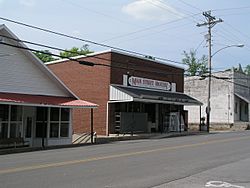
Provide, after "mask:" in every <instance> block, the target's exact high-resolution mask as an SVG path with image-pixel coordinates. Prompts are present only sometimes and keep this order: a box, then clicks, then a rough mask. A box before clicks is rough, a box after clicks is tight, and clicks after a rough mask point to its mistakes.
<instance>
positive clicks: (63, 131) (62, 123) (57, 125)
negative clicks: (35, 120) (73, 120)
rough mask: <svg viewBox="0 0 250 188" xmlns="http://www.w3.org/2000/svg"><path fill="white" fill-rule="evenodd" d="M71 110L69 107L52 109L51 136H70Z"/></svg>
mask: <svg viewBox="0 0 250 188" xmlns="http://www.w3.org/2000/svg"><path fill="white" fill-rule="evenodd" d="M69 112H70V110H69V109H68V108H51V109H50V138H60V137H68V136H69V119H70V113H69Z"/></svg>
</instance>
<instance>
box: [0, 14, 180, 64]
mask: <svg viewBox="0 0 250 188" xmlns="http://www.w3.org/2000/svg"><path fill="white" fill-rule="evenodd" d="M0 19H1V20H4V21H8V22H11V23H15V24H18V25H22V26H25V27H29V28H32V29H37V30H40V31H43V32H47V33H51V34H55V35H58V36H63V37H67V38H70V39H74V40H79V41H82V42H86V43H91V44H94V45H98V46H102V47H105V48H111V49H114V50H119V51H123V52H126V53H129V54H136V55H140V56H143V57H145V56H150V55H148V54H142V53H139V52H135V51H131V50H126V49H122V48H119V47H113V46H110V45H107V44H103V43H98V42H95V41H91V40H87V39H82V38H79V37H75V36H71V35H68V34H64V33H61V32H56V31H52V30H49V29H44V28H41V27H37V26H34V25H30V24H26V23H23V22H19V21H15V20H11V19H8V18H3V17H0ZM154 58H156V59H159V60H163V61H168V62H172V63H176V64H182V63H181V62H178V61H175V60H170V59H166V58H161V57H154Z"/></svg>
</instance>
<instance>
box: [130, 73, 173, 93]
mask: <svg viewBox="0 0 250 188" xmlns="http://www.w3.org/2000/svg"><path fill="white" fill-rule="evenodd" d="M128 83H129V85H131V86H135V87H145V88H152V89H161V90H167V91H172V87H171V83H169V82H164V81H159V80H152V79H147V78H140V77H134V76H131V77H129V79H128ZM173 85H174V88H173V89H174V91H175V86H176V84H175V83H173Z"/></svg>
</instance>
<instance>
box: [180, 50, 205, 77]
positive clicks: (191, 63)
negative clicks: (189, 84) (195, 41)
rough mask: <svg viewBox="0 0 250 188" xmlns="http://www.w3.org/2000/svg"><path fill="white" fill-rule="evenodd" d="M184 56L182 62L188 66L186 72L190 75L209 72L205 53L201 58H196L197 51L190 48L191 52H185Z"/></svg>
mask: <svg viewBox="0 0 250 188" xmlns="http://www.w3.org/2000/svg"><path fill="white" fill-rule="evenodd" d="M183 55H184V58H183V59H182V62H183V63H184V64H186V65H187V66H188V69H187V70H186V73H187V74H188V75H189V76H195V75H202V74H204V73H207V70H208V68H207V62H208V59H207V57H206V56H205V55H203V56H202V57H201V58H200V59H197V58H196V52H195V51H194V50H190V52H189V53H187V52H186V51H184V52H183Z"/></svg>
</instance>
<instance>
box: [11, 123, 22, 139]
mask: <svg viewBox="0 0 250 188" xmlns="http://www.w3.org/2000/svg"><path fill="white" fill-rule="evenodd" d="M21 125H22V124H21V123H11V124H10V138H20V137H21Z"/></svg>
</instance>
